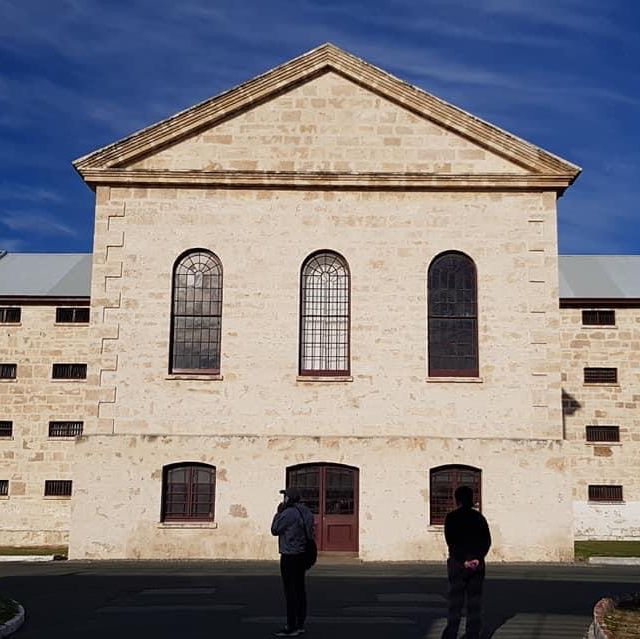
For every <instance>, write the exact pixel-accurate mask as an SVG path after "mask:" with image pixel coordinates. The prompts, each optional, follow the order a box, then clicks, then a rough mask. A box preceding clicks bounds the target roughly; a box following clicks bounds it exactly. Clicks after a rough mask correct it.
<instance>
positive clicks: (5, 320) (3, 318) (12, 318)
mask: <svg viewBox="0 0 640 639" xmlns="http://www.w3.org/2000/svg"><path fill="white" fill-rule="evenodd" d="M21 317H22V309H21V308H0V324H19V323H20V318H21Z"/></svg>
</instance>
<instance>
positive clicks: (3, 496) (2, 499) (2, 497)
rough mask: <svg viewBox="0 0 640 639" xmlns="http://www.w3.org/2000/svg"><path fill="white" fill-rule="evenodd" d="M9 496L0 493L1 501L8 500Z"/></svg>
mask: <svg viewBox="0 0 640 639" xmlns="http://www.w3.org/2000/svg"><path fill="white" fill-rule="evenodd" d="M9 497H10V495H0V501H6V500H7V499H9Z"/></svg>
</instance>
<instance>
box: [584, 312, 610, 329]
mask: <svg viewBox="0 0 640 639" xmlns="http://www.w3.org/2000/svg"><path fill="white" fill-rule="evenodd" d="M582 324H583V325H584V326H615V325H616V312H615V311H600V310H589V311H582Z"/></svg>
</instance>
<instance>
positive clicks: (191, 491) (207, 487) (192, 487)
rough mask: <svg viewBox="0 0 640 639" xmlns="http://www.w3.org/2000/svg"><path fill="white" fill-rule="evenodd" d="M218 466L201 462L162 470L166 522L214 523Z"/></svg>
mask: <svg viewBox="0 0 640 639" xmlns="http://www.w3.org/2000/svg"><path fill="white" fill-rule="evenodd" d="M215 490H216V469H215V466H209V465H208V464H201V463H197V462H185V463H180V464H171V465H169V466H165V467H164V468H163V469H162V521H194V520H196V521H213V518H214V514H215V509H214V506H215Z"/></svg>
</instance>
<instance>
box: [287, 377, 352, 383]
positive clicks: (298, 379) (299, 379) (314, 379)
mask: <svg viewBox="0 0 640 639" xmlns="http://www.w3.org/2000/svg"><path fill="white" fill-rule="evenodd" d="M352 381H353V377H352V376H351V375H337V376H335V377H331V376H330V375H298V376H297V377H296V382H331V383H334V382H352Z"/></svg>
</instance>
